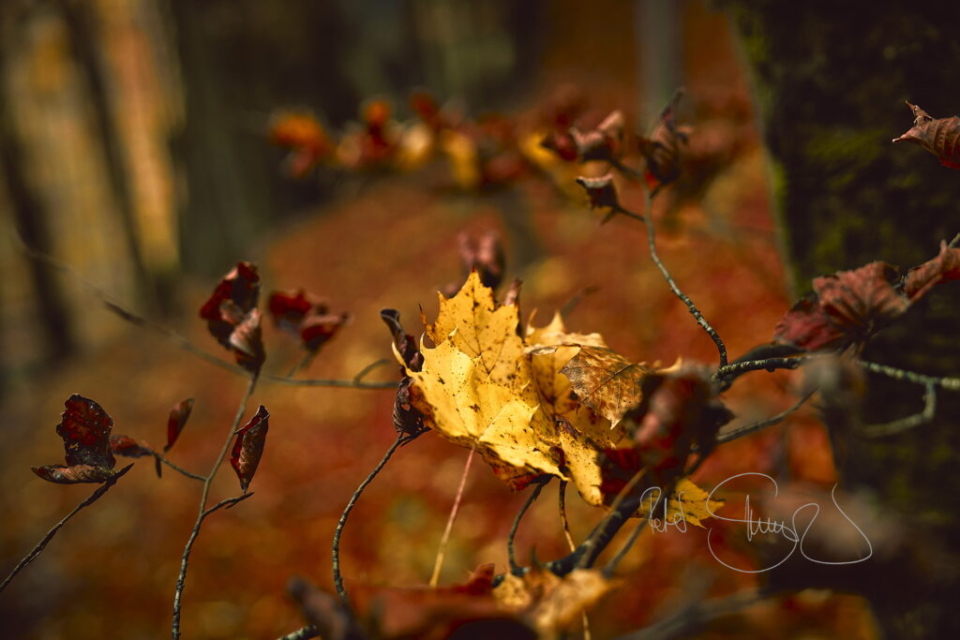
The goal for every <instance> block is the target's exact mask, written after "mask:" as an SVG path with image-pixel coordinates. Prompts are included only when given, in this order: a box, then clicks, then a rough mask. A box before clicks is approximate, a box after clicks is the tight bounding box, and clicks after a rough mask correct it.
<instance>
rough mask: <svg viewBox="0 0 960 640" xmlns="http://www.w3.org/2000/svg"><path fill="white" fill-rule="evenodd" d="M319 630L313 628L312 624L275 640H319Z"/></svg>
mask: <svg viewBox="0 0 960 640" xmlns="http://www.w3.org/2000/svg"><path fill="white" fill-rule="evenodd" d="M319 637H320V629H318V628H317V627H315V626H314V625H312V624H308V625H307V626H305V627H301V628H300V629H297V630H296V631H294V632H292V633H288V634H287V635H285V636H283V637H280V638H277V640H310V638H319Z"/></svg>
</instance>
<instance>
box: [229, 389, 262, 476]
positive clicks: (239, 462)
mask: <svg viewBox="0 0 960 640" xmlns="http://www.w3.org/2000/svg"><path fill="white" fill-rule="evenodd" d="M269 419H270V413H269V412H268V411H267V409H266V407H264V406H263V405H260V408H259V409H258V410H257V413H256V415H254V416H253V417H252V418H251V419H250V422H248V423H247V424H246V425H244V426H243V427H241V428H240V429H239V430H238V431H237V439H236V441H235V442H234V443H233V451H232V452H231V453H230V464H231V466H233V470H234V471H236V472H237V478H239V479H240V489H241V491H243V492H244V493H246V491H247V487H249V486H250V481H251V480H253V476H254V474H255V473H256V472H257V466H259V464H260V458H261V456H262V455H263V446H264V444H265V443H266V441H267V430H268V429H269V427H270V424H269Z"/></svg>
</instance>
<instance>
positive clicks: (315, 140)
mask: <svg viewBox="0 0 960 640" xmlns="http://www.w3.org/2000/svg"><path fill="white" fill-rule="evenodd" d="M270 142H272V143H273V144H275V145H277V146H281V147H288V148H289V149H290V150H291V151H290V155H289V156H288V157H287V159H286V160H285V161H284V165H285V170H286V171H287V173H288V174H290V175H291V176H292V177H294V178H302V177H303V176H304V175H306V174H307V172H308V171H310V169H312V168H313V167H315V166H316V165H317V164H319V163H320V162H322V161H323V160H325V159H327V158H329V157H330V156H331V155H332V154H333V151H334V145H333V142H332V141H331V140H330V138H329V136H328V135H327V132H326V131H324V129H323V127H322V126H321V125H320V123H319V122H317V119H316V118H315V117H314V116H313V115H311V114H309V113H293V112H281V113H278V114H276V115H275V116H274V117H273V119H272V121H271V123H270Z"/></svg>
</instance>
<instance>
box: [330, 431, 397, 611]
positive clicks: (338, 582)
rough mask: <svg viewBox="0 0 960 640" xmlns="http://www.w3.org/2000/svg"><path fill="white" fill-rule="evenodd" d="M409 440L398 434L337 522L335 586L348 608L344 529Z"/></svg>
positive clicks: (334, 547)
mask: <svg viewBox="0 0 960 640" xmlns="http://www.w3.org/2000/svg"><path fill="white" fill-rule="evenodd" d="M408 439H409V437H408V436H407V435H406V434H404V433H398V434H397V439H396V440H394V441H393V444H391V445H390V448H389V449H387V452H386V453H385V454H383V458H381V459H380V462H379V463H378V464H377V466H376V467H374V469H373V471H371V472H370V474H369V475H368V476H367V477H366V479H364V481H363V482H361V483H360V486H359V487H357V490H356V491H354V492H353V495H352V496H350V501H349V502H348V503H347V506H346V507H344V509H343V513H342V514H341V515H340V521H339V522H337V529H336V531H334V533H333V586H334V587H335V588H336V590H337V595H338V596H340V600H341V602H343V604H344V606H346V607H349V606H350V599H349V598H348V597H347V592H346V590H345V589H344V588H343V576H342V575H341V573H340V536H341V535H343V527H344V526H345V525H346V524H347V518H348V517H349V516H350V512H351V511H353V507H354V506H355V505H356V504H357V500H359V499H360V496H361V495H362V494H363V491H364V489H366V488H367V485H369V484H370V483H371V482H373V479H374V478H376V477H377V474H379V473H380V471H382V470H383V468H384V467H385V466H386V464H387V462H388V461H389V460H390V458H391V457H392V456H393V454H394V452H396V450H397V449H398V448H399V447H400V445H402V444H404V443H405V442H407V441H408Z"/></svg>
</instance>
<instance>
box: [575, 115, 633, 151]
mask: <svg viewBox="0 0 960 640" xmlns="http://www.w3.org/2000/svg"><path fill="white" fill-rule="evenodd" d="M625 128H626V123H625V122H624V118H623V113H622V112H621V111H619V110H616V111H613V112H611V113H610V115H608V116H607V117H606V118H605V119H604V120H603V122H601V123H600V124H599V125H597V128H596V129H593V130H592V131H588V132H586V133H582V132H581V131H580V130H579V129H577V128H576V127H571V128H570V136H571V138H572V139H573V144H574V147H575V149H576V151H577V159H578V160H579V161H580V162H588V161H590V160H601V161H605V162H612V161H614V160H617V159H618V158H619V157H620V156H621V155H622V154H623V140H624V129H625Z"/></svg>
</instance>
